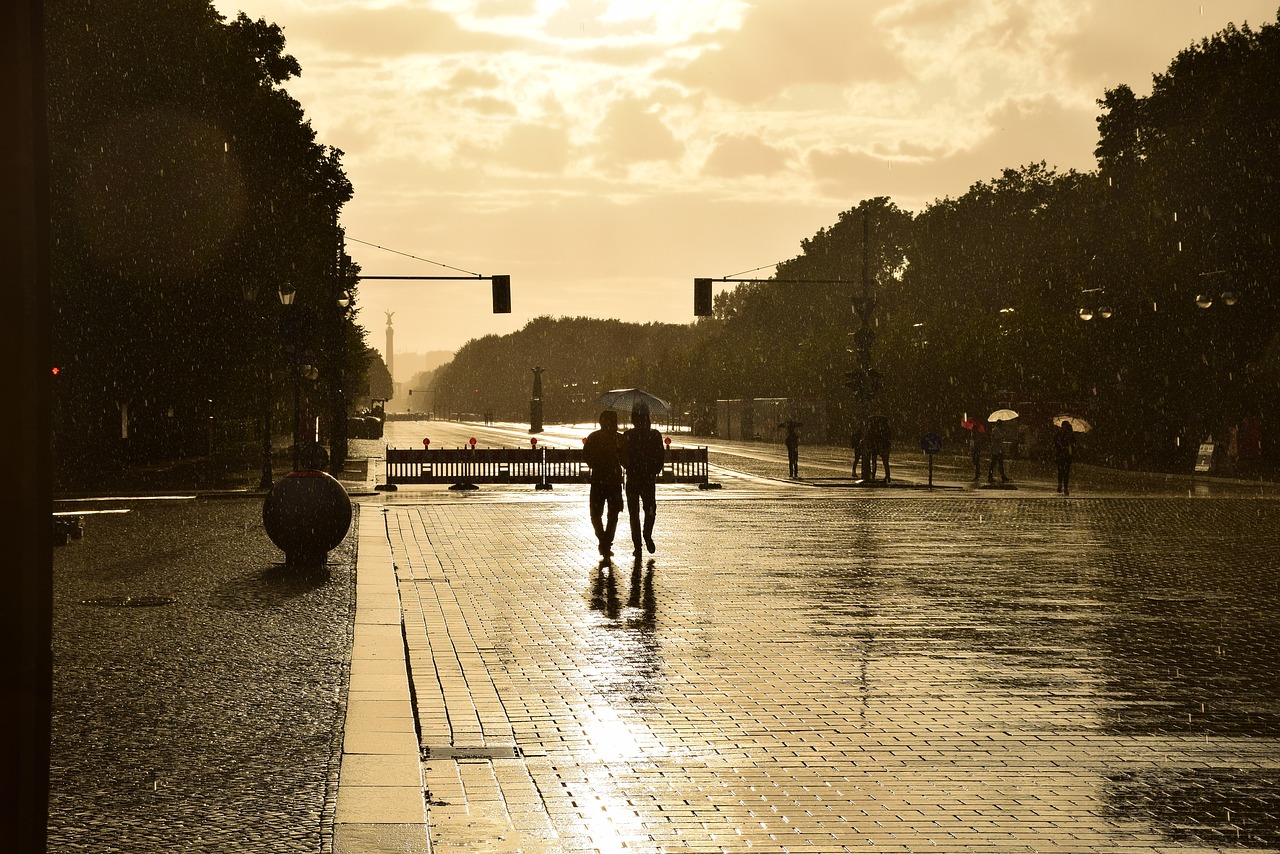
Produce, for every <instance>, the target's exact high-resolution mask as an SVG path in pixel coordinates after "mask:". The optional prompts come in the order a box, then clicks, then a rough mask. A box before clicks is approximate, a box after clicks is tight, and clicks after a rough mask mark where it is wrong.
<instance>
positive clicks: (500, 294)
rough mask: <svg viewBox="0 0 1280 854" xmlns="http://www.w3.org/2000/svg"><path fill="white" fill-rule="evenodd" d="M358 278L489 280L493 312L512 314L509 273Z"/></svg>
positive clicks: (381, 279)
mask: <svg viewBox="0 0 1280 854" xmlns="http://www.w3.org/2000/svg"><path fill="white" fill-rule="evenodd" d="M356 278H358V279H360V280H361V281H363V280H365V279H374V280H378V281H401V282H403V281H411V282H470V281H473V280H481V281H483V280H486V279H487V280H488V281H490V282H492V283H493V313H494V314H510V313H511V277H510V276H507V275H495V276H481V275H480V274H478V273H477V274H474V275H470V276H365V275H360V276H357V277H356Z"/></svg>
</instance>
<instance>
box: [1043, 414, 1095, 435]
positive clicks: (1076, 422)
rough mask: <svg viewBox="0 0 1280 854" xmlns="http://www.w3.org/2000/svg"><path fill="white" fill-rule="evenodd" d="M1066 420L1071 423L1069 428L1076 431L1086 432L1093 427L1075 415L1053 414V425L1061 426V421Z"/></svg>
mask: <svg viewBox="0 0 1280 854" xmlns="http://www.w3.org/2000/svg"><path fill="white" fill-rule="evenodd" d="M1064 421H1065V422H1066V423H1068V424H1070V425H1071V429H1072V430H1073V431H1075V432H1076V433H1088V432H1089V431H1090V430H1092V429H1093V425H1092V424H1090V423H1089V422H1088V421H1085V420H1084V419H1083V418H1079V417H1077V416H1075V415H1055V416H1053V426H1054V427H1058V428H1061V427H1062V423H1063V422H1064Z"/></svg>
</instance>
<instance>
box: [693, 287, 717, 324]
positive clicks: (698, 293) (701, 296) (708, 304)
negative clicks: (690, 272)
mask: <svg viewBox="0 0 1280 854" xmlns="http://www.w3.org/2000/svg"><path fill="white" fill-rule="evenodd" d="M711 309H712V300H711V280H710V279H694V280H693V316H694V317H711V315H712V311H711Z"/></svg>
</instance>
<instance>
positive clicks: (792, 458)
mask: <svg viewBox="0 0 1280 854" xmlns="http://www.w3.org/2000/svg"><path fill="white" fill-rule="evenodd" d="M801 426H802V425H801V424H800V422H799V421H794V420H790V419H788V420H786V421H783V422H782V423H781V424H779V425H778V429H779V430H784V429H785V430H786V431H787V435H786V437H785V438H784V439H783V440H782V444H784V445H786V446H787V474H788V476H789V477H794V478H798V477H800V429H799V428H800V427H801Z"/></svg>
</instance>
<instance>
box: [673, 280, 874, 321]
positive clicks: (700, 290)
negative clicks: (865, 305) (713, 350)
mask: <svg viewBox="0 0 1280 854" xmlns="http://www.w3.org/2000/svg"><path fill="white" fill-rule="evenodd" d="M712 282H734V283H737V284H763V283H766V282H768V283H774V284H780V285H851V284H853V282H851V281H850V280H848V279H759V278H755V279H739V278H735V277H733V276H723V277H720V278H698V279H694V280H693V315H694V317H711V315H712V313H713V312H712V299H711V283H712Z"/></svg>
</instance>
